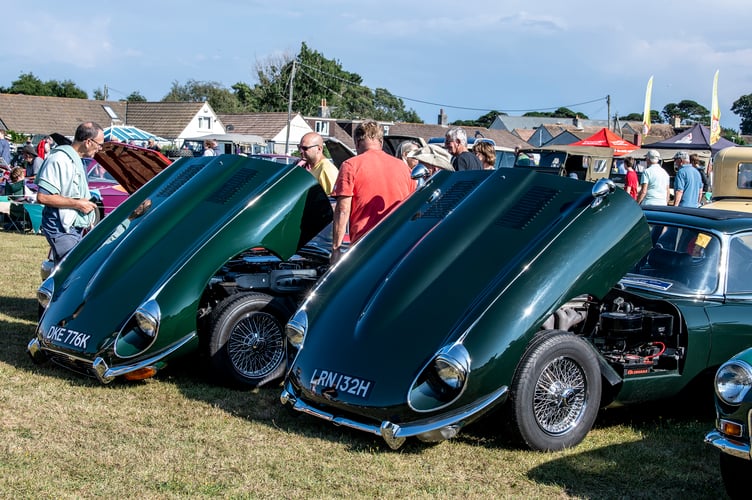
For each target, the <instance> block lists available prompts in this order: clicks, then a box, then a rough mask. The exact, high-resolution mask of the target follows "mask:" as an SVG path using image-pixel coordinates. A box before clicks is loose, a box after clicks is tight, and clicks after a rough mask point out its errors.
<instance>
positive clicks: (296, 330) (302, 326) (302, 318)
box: [285, 309, 308, 349]
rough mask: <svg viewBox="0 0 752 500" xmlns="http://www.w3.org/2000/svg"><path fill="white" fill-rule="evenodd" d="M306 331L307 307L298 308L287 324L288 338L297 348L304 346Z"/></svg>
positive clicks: (286, 332)
mask: <svg viewBox="0 0 752 500" xmlns="http://www.w3.org/2000/svg"><path fill="white" fill-rule="evenodd" d="M306 332H308V314H307V313H306V312H305V309H298V310H297V312H296V313H295V314H293V316H292V318H290V321H288V322H287V325H285V334H287V340H288V341H289V342H290V344H291V345H292V346H293V347H294V348H295V349H300V348H301V347H303V341H304V340H305V336H306Z"/></svg>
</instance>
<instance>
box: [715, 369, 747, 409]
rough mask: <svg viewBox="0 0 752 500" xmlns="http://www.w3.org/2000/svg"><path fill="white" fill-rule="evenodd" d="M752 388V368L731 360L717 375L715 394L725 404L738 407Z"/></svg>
mask: <svg viewBox="0 0 752 500" xmlns="http://www.w3.org/2000/svg"><path fill="white" fill-rule="evenodd" d="M750 388H752V367H750V366H749V364H747V363H746V362H744V361H742V360H738V359H735V360H731V361H728V362H726V363H724V364H723V365H721V367H720V368H718V371H717V372H716V374H715V393H716V394H717V395H718V397H719V398H720V399H721V401H723V402H724V403H727V404H730V405H738V404H739V403H741V402H742V401H743V400H744V398H745V396H746V395H747V393H748V392H749V390H750Z"/></svg>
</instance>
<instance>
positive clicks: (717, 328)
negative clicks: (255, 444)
mask: <svg viewBox="0 0 752 500" xmlns="http://www.w3.org/2000/svg"><path fill="white" fill-rule="evenodd" d="M499 193H504V196H503V197H501V198H500V197H499ZM750 266H752V218H750V217H748V216H747V215H745V214H739V213H736V212H727V211H720V210H703V209H679V208H677V209H673V208H665V209H663V210H660V209H656V210H645V211H644V213H643V211H642V210H641V209H640V207H639V206H638V205H637V204H635V203H634V201H633V200H632V199H631V198H630V197H629V196H628V195H627V194H626V193H625V192H624V191H623V190H620V189H615V188H614V186H613V183H612V182H611V181H609V180H608V179H601V180H599V181H597V182H596V183H587V182H582V181H578V180H573V179H569V178H565V177H560V176H556V175H541V174H539V173H537V172H533V171H526V170H524V169H517V168H514V169H502V170H497V171H492V172H489V171H475V172H438V173H436V174H435V175H434V176H433V177H431V178H430V179H429V180H428V181H427V182H426V183H425V185H424V186H423V187H422V188H421V189H419V190H418V191H416V193H414V194H413V195H412V196H411V197H410V198H409V199H408V200H406V201H405V202H403V204H402V205H401V206H400V207H398V208H397V209H396V210H395V211H394V212H393V213H392V214H390V216H389V217H388V218H387V219H385V220H384V221H382V222H381V223H380V224H379V225H378V226H377V227H376V228H374V229H373V230H372V231H371V232H369V233H368V234H367V235H366V236H365V237H364V238H362V239H361V240H359V241H358V243H357V244H356V245H354V246H353V247H352V248H351V250H350V251H349V252H348V253H346V254H345V255H344V256H343V258H342V260H341V261H339V262H338V263H337V264H336V265H335V266H333V267H332V268H331V269H330V270H329V272H328V273H327V274H326V275H324V277H323V278H322V279H321V280H320V281H319V283H318V284H317V285H316V286H315V287H314V288H313V290H312V291H311V293H310V294H309V296H308V298H307V299H306V301H305V302H303V304H302V305H301V306H300V308H299V309H298V311H297V312H296V313H295V315H294V316H293V317H292V319H291V320H290V322H289V323H288V325H287V327H286V331H287V336H288V339H289V341H290V343H291V345H292V346H294V347H295V348H296V349H297V354H296V356H295V358H294V360H293V362H292V364H291V366H290V368H289V371H288V373H287V376H286V380H285V386H284V390H283V392H282V394H281V400H282V402H283V404H286V405H288V406H289V407H291V408H293V409H295V410H297V411H300V412H304V413H308V414H310V415H314V416H316V417H319V418H322V419H325V420H329V421H332V422H334V423H335V424H337V425H344V426H348V427H352V428H355V429H359V430H363V431H366V432H370V433H372V434H375V435H377V436H381V437H383V438H384V439H385V440H386V442H387V443H388V444H389V446H391V447H393V448H398V447H399V446H401V445H402V443H403V442H404V441H405V439H406V438H410V437H417V438H419V439H421V440H424V441H439V440H442V439H447V438H451V437H452V436H454V435H456V434H457V432H459V430H460V429H461V428H462V427H463V426H464V425H466V424H468V423H470V422H472V421H473V420H475V419H477V418H479V417H480V416H482V415H485V414H488V413H489V412H490V411H491V410H492V409H494V408H496V409H497V410H499V411H498V412H495V413H493V414H491V415H489V416H488V418H493V419H496V420H498V426H499V429H500V430H502V431H503V432H505V433H508V434H509V435H510V436H512V437H515V438H517V440H518V442H520V444H522V445H523V446H528V447H530V448H532V449H535V450H559V449H563V448H567V447H571V446H575V445H577V444H578V443H579V442H580V441H581V440H582V439H583V438H584V437H585V436H586V434H587V433H588V432H589V430H590V429H591V426H592V425H593V422H594V420H595V418H596V415H597V412H598V409H599V407H601V406H607V405H621V404H626V403H631V402H639V401H649V400H656V399H661V398H667V397H671V396H674V395H677V394H678V393H679V392H680V391H681V390H682V389H684V388H686V387H688V386H689V384H690V383H692V382H694V381H696V380H697V381H699V380H702V378H703V377H702V375H704V374H707V373H712V372H714V371H715V369H716V368H717V367H718V366H719V365H720V364H721V363H722V362H723V361H725V360H726V359H728V357H729V356H730V355H731V354H733V353H735V352H738V351H739V350H740V349H741V348H743V347H744V346H746V345H750V344H752V304H750V302H749V301H748V300H737V298H736V297H737V294H739V293H740V292H741V291H743V290H749V283H750V282H749V280H748V279H747V277H748V276H749V273H750V270H749V267H750ZM620 278H621V279H620ZM747 298H748V297H747ZM706 382H707V390H708V391H709V392H710V391H711V387H710V376H708V377H707V379H706Z"/></svg>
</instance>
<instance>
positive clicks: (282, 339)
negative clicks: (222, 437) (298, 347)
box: [208, 292, 292, 387]
mask: <svg viewBox="0 0 752 500" xmlns="http://www.w3.org/2000/svg"><path fill="white" fill-rule="evenodd" d="M211 314H212V316H211V326H210V329H209V334H210V335H209V346H208V347H209V357H210V361H211V364H212V367H213V369H214V374H215V375H216V376H217V377H218V378H219V379H220V380H221V381H222V382H223V383H226V384H228V385H232V386H240V387H259V386H262V385H265V384H268V383H269V382H272V381H274V380H277V379H279V378H281V377H282V376H283V375H284V372H285V369H286V368H287V338H286V336H285V332H284V325H285V323H286V322H287V320H288V319H289V318H290V316H291V315H292V312H291V311H290V309H289V308H288V307H287V306H286V305H285V302H284V301H283V300H282V299H280V298H275V297H272V296H270V295H266V294H263V293H257V292H247V293H238V294H235V295H231V296H229V297H227V298H226V299H224V300H223V301H221V302H220V303H219V305H217V307H216V308H215V309H214V311H212V313H211Z"/></svg>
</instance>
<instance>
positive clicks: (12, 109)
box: [0, 94, 126, 136]
mask: <svg viewBox="0 0 752 500" xmlns="http://www.w3.org/2000/svg"><path fill="white" fill-rule="evenodd" d="M104 105H107V106H109V107H110V108H111V109H112V110H113V111H114V112H115V113H116V114H117V116H118V117H119V118H120V119H121V120H123V121H124V120H125V115H126V103H124V102H118V101H95V100H90V99H74V98H68V97H47V96H31V95H23V94H0V120H2V123H3V124H4V125H5V129H7V130H13V131H15V132H18V133H21V134H30V135H31V134H50V133H53V132H58V133H60V134H62V135H66V136H73V134H74V132H75V131H76V127H78V125H80V124H81V123H83V122H88V121H93V122H96V123H98V124H100V125H101V126H102V127H107V126H109V125H110V124H111V123H112V118H111V117H110V115H109V114H108V113H107V111H105V109H104V107H103V106H104Z"/></svg>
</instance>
